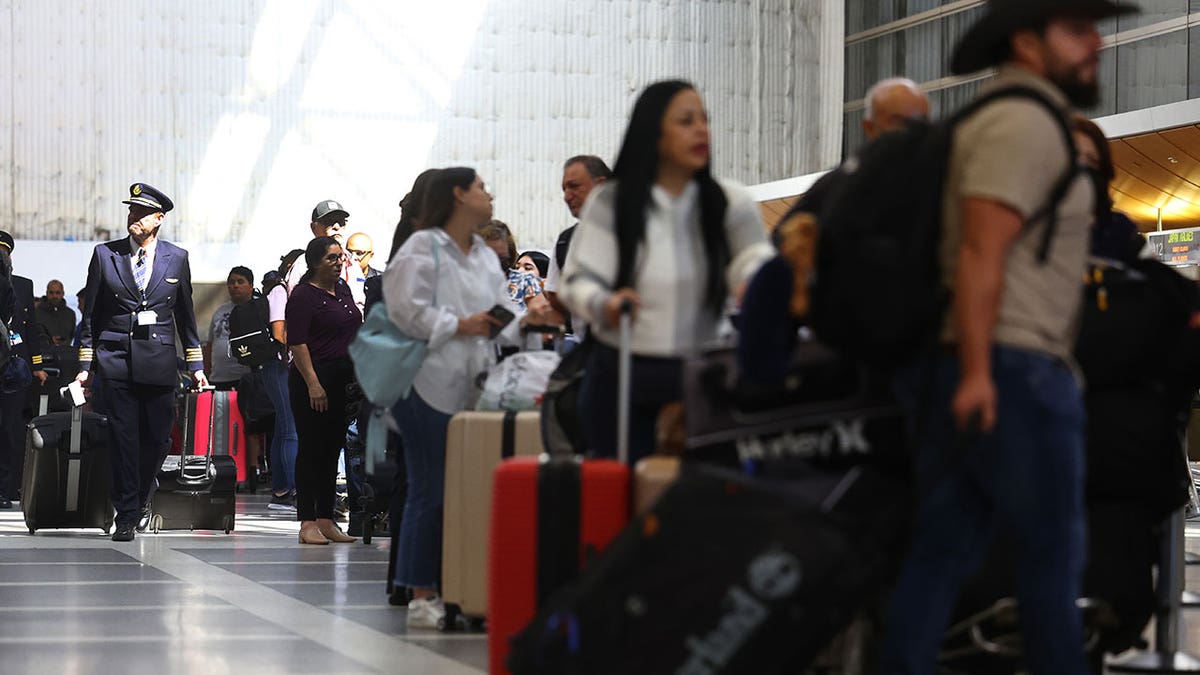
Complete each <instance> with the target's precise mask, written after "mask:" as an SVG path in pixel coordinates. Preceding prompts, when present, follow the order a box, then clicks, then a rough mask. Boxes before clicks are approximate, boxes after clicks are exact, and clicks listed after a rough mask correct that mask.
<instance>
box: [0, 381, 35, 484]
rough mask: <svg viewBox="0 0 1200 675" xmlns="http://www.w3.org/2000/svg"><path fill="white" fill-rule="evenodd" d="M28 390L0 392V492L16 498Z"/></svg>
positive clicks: (22, 452)
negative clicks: (8, 392) (9, 392)
mask: <svg viewBox="0 0 1200 675" xmlns="http://www.w3.org/2000/svg"><path fill="white" fill-rule="evenodd" d="M27 394H28V390H26V389H22V390H21V391H15V392H13V393H11V394H3V393H0V494H2V495H4V496H5V497H8V498H10V499H16V498H17V490H19V489H20V488H21V473H22V469H24V465H25V417H24V408H25V398H26V396H27Z"/></svg>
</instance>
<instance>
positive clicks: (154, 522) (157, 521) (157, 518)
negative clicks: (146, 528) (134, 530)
mask: <svg viewBox="0 0 1200 675" xmlns="http://www.w3.org/2000/svg"><path fill="white" fill-rule="evenodd" d="M162 526H163V517H162V515H160V514H157V513H156V514H154V515H153V516H150V529H151V530H153V531H154V534H158V532H159V531H160V530H162Z"/></svg>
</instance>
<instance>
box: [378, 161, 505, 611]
mask: <svg viewBox="0 0 1200 675" xmlns="http://www.w3.org/2000/svg"><path fill="white" fill-rule="evenodd" d="M491 217H492V196H491V195H490V194H489V193H488V191H487V189H486V188H485V187H484V184H483V181H482V179H480V178H479V176H478V175H477V174H476V173H475V170H474V169H468V168H449V169H442V170H441V171H439V172H438V173H437V174H436V175H434V176H433V178H432V179H431V180H430V182H429V188H428V191H427V192H426V195H425V209H424V211H423V212H422V216H421V228H420V229H418V230H417V231H416V232H414V233H413V235H412V236H411V237H409V238H408V241H406V242H405V243H404V245H403V246H401V247H400V250H399V251H397V252H396V255H395V257H394V258H393V259H392V261H391V262H390V263H389V264H388V266H387V271H385V272H384V277H383V294H384V304H385V305H386V306H387V310H388V317H389V318H390V319H391V320H392V322H394V323H395V324H396V326H398V327H399V328H400V330H402V331H404V333H405V334H407V335H410V336H412V337H414V338H417V339H421V340H427V341H428V351H427V352H426V355H425V361H424V363H422V364H421V369H420V370H419V371H418V372H417V376H416V378H415V379H414V381H413V386H412V390H411V391H410V392H409V393H408V395H407V396H406V397H405V398H402V399H400V401H398V402H397V403H396V405H395V407H394V408H393V409H392V415H393V416H394V417H395V419H396V422H397V424H398V425H399V427H400V436H401V439H402V440H403V446H404V464H405V466H406V467H407V469H408V481H407V482H408V495H407V497H406V500H405V504H404V517H403V519H402V521H401V522H400V523H399V526H400V548H399V554H398V555H397V557H396V578H395V580H394V581H395V583H396V586H397V587H406V588H409V589H411V590H412V594H413V600H412V601H411V602H410V603H409V604H408V619H407V620H408V626H409V627H410V628H434V627H436V626H437V622H438V620H439V619H440V618H442V617H443V616H444V615H445V608H444V606H443V604H442V601H441V599H439V598H438V595H437V582H438V578H439V576H440V574H441V554H442V495H443V488H444V484H445V477H446V432H447V428H448V427H449V425H450V417H451V416H452V415H454V414H455V413H457V412H459V411H461V410H466V409H467V408H468V406H469V404H470V398H471V387H472V383H473V382H474V380H475V377H476V376H477V375H478V374H479V373H481V372H482V371H483V370H485V369H486V368H487V367H488V366H489V365H490V364H491V362H492V361H493V360H494V349H493V347H492V345H491V341H492V337H491V336H492V335H493V334H494V332H495V331H497V330H499V329H500V326H501V324H500V321H498V320H497V319H495V318H494V317H492V316H491V315H490V314H489V313H488V310H490V309H492V308H493V307H494V306H496V305H501V306H502V307H504V308H506V309H507V310H508V311H510V312H512V313H513V314H514V315H515V314H516V313H517V308H516V307H515V306H514V305H513V304H512V301H511V299H510V298H509V295H508V285H507V279H506V277H505V275H504V273H503V272H502V271H501V270H500V269H499V267H498V266H497V265H496V254H495V253H494V252H492V250H491V249H490V248H488V246H487V244H485V243H484V241H483V239H482V238H480V236H479V235H478V234H477V228H478V227H479V226H480V225H482V224H484V223H486V222H488V220H489V219H491ZM516 324H517V322H516V321H513V322H512V324H511V325H510V326H509V327H508V328H507V329H505V330H504V331H503V332H502V333H501V335H502V336H503V337H504V339H505V340H506V341H509V342H515V341H516V338H517V330H516V329H517V325H516Z"/></svg>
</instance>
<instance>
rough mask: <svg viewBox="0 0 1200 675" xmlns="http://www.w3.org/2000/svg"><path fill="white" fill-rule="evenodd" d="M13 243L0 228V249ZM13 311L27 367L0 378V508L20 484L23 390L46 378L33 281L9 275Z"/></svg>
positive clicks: (16, 349) (13, 330)
mask: <svg viewBox="0 0 1200 675" xmlns="http://www.w3.org/2000/svg"><path fill="white" fill-rule="evenodd" d="M15 246H16V243H15V242H14V241H13V237H12V235H11V234H9V233H7V232H3V231H0V249H2V250H4V251H5V252H6V253H8V254H10V255H11V254H12V253H13V250H14V248H15ZM12 290H13V315H12V319H11V320H10V321H9V322H8V327H9V331H10V337H11V339H12V342H13V343H14V344H13V345H12V353H13V354H15V355H16V356H17V357H18V358H20V359H22V360H23V361H25V365H26V366H28V367H29V371H31V372H26V373H24V374H23V375H24V377H15V378H10V377H9V373H8V372H5V374H4V377H3V378H0V509H11V508H12V501H11V499H10V497H16V496H17V490H18V489H20V485H21V466H22V463H23V462H24V461H25V424H24V422H25V420H24V419H23V418H22V411H23V409H24V408H25V400H26V393H27V390H28V388H29V385H30V384H32V383H33V380H32V378H31V377H30V375H32V377H33V378H37V380H38V381H39V382H42V383H45V382H46V373H45V371H43V370H42V351H43V349H44V348H45V345H44V344H42V331H40V330H38V326H37V320H36V318H35V316H34V311H33V281H31V280H29V279H27V278H25V277H21V276H17V275H15V274H14V275H12Z"/></svg>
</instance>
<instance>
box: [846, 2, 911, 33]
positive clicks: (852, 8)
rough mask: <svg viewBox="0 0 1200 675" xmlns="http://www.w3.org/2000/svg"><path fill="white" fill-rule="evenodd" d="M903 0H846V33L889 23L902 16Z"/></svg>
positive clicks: (859, 31) (858, 31)
mask: <svg viewBox="0 0 1200 675" xmlns="http://www.w3.org/2000/svg"><path fill="white" fill-rule="evenodd" d="M903 6H904V0H846V34H847V35H853V34H855V33H861V32H862V31H864V30H868V29H870V28H875V27H877V26H882V25H883V24H885V23H891V22H892V21H895V20H896V19H899V18H902V17H903V16H904V14H903V9H902V8H903Z"/></svg>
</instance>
